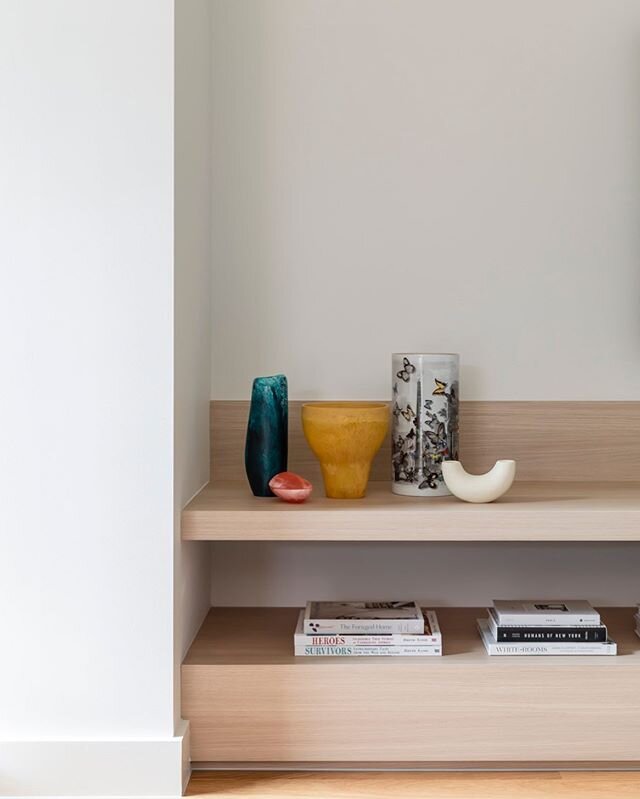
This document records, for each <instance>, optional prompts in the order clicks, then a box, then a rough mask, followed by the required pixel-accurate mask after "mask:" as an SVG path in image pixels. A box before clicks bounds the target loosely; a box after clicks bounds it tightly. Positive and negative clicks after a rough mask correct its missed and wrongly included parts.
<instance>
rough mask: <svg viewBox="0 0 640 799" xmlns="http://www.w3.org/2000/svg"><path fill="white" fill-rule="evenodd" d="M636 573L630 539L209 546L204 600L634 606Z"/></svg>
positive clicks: (639, 565)
mask: <svg viewBox="0 0 640 799" xmlns="http://www.w3.org/2000/svg"><path fill="white" fill-rule="evenodd" d="M425 502H428V500H425ZM638 574H640V547H639V546H638V545H637V544H635V543H631V544H627V543H622V544H609V543H606V544H600V543H597V544H593V543H589V544H571V543H559V544H556V543H553V544H550V543H539V542H535V543H526V544H521V543H509V544H505V543H489V542H481V543H473V544H470V543H460V544H448V543H413V542H402V543H397V544H394V543H375V544H363V543H348V544H334V543H321V544H319V543H315V542H308V543H307V542H296V543H295V544H292V543H251V544H242V543H235V542H234V543H231V542H224V543H217V542H216V544H214V546H213V580H212V582H211V601H212V604H213V605H220V606H224V605H228V606H246V607H255V606H261V605H265V606H277V605H289V606H293V607H301V606H303V605H304V604H305V602H306V601H307V600H308V599H336V598H338V599H362V598H365V599H366V598H367V597H369V598H376V597H378V598H381V597H391V598H393V597H406V596H410V597H416V598H417V599H420V600H421V601H424V602H425V603H426V604H432V605H435V606H438V605H452V606H459V607H465V606H470V607H474V606H478V607H486V606H487V605H488V604H490V603H491V601H492V600H493V599H501V598H503V599H509V598H513V597H522V596H536V597H540V598H547V599H557V598H558V597H560V596H563V597H579V598H583V597H588V598H589V599H590V600H591V601H592V602H594V603H596V604H598V605H614V606H615V605H635V604H636V602H637V601H638Z"/></svg>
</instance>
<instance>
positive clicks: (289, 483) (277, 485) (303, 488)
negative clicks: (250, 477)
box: [269, 472, 313, 502]
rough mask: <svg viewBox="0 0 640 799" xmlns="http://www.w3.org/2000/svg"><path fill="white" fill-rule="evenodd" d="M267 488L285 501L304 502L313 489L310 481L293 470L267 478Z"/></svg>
mask: <svg viewBox="0 0 640 799" xmlns="http://www.w3.org/2000/svg"><path fill="white" fill-rule="evenodd" d="M269 488H270V489H271V490H272V491H273V493H274V494H275V495H276V496H277V497H280V499H283V500H284V501H285V502H304V501H305V499H308V498H309V496H310V495H311V491H312V490H313V486H312V485H311V483H310V482H309V481H308V480H305V479H304V477H300V475H299V474H295V472H280V474H276V475H275V477H272V478H271V480H269Z"/></svg>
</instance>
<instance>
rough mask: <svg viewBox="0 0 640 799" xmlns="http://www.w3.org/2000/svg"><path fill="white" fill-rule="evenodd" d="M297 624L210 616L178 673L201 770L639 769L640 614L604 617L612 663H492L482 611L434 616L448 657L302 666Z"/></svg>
mask: <svg viewBox="0 0 640 799" xmlns="http://www.w3.org/2000/svg"><path fill="white" fill-rule="evenodd" d="M298 612H299V611H298V609H296V608H216V609H212V610H211V611H210V612H209V615H208V616H207V618H206V620H205V622H204V624H203V625H202V628H201V629H200V632H199V633H198V635H197V637H196V639H195V641H194V643H193V645H192V646H191V648H190V650H189V652H188V654H187V656H186V658H185V661H184V663H183V666H182V712H183V716H184V717H185V718H186V719H188V720H189V721H190V729H191V750H192V759H193V760H195V761H207V762H214V763H215V762H224V763H240V762H242V763H250V762H271V763H274V762H275V763H277V762H288V763H291V762H328V763H331V762H338V761H339V762H342V763H345V762H346V763H348V762H366V761H370V762H378V763H380V762H400V761H402V762H405V763H408V762H414V763H427V764H428V763H430V762H431V763H436V762H437V763H445V762H475V763H482V762H483V761H484V762H487V763H488V762H491V763H496V762H500V763H502V764H503V766H504V764H505V763H507V762H509V761H512V762H522V761H529V762H531V761H536V762H554V761H556V762H557V761H559V760H560V759H561V760H562V761H563V762H566V761H574V762H576V763H578V764H579V763H580V762H585V763H586V762H591V761H606V760H609V761H616V762H625V763H626V764H627V766H632V767H637V765H638V763H637V761H638V748H637V742H638V740H640V693H639V692H638V682H639V680H640V640H639V639H638V638H637V637H636V636H635V634H634V631H633V609H632V608H603V609H601V614H602V617H603V621H604V623H605V624H607V625H608V627H609V632H610V635H611V637H612V638H613V639H614V640H616V641H617V643H618V652H619V654H618V656H617V657H593V656H592V657H589V656H585V657H580V656H573V657H566V656H565V657H489V656H488V655H487V654H486V652H485V650H484V647H483V645H482V642H481V640H480V638H479V635H478V633H477V630H476V627H475V620H476V618H479V617H481V616H483V615H485V611H484V610H482V609H477V608H437V612H438V619H439V621H440V626H441V628H442V634H443V645H444V655H443V656H442V657H431V658H340V657H335V658H313V657H306V658H305V657H295V656H294V655H293V631H294V628H295V624H296V619H297V615H298Z"/></svg>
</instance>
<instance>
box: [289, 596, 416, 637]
mask: <svg viewBox="0 0 640 799" xmlns="http://www.w3.org/2000/svg"><path fill="white" fill-rule="evenodd" d="M304 632H305V634H306V635H314V634H316V635H340V634H346V635H349V634H352V635H359V634H362V635H386V634H389V633H396V634H400V633H405V634H411V635H422V634H424V618H423V615H422V610H421V609H420V606H419V605H418V604H417V602H415V601H403V602H307V607H306V609H305V614H304Z"/></svg>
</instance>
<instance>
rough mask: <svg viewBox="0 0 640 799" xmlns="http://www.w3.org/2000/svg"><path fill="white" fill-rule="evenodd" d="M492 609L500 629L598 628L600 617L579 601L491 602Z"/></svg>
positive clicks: (591, 608) (595, 611) (528, 600)
mask: <svg viewBox="0 0 640 799" xmlns="http://www.w3.org/2000/svg"><path fill="white" fill-rule="evenodd" d="M493 607H494V610H495V612H496V615H497V618H498V623H499V624H500V625H505V626H506V625H512V626H514V627H517V626H525V627H526V626H529V625H532V624H536V625H538V626H540V627H572V626H581V625H589V626H599V625H600V614H599V613H598V611H597V610H594V608H593V607H592V606H591V605H590V604H589V603H588V602H585V601H584V600H582V599H567V600H563V599H560V600H549V599H542V600H540V599H534V600H531V599H527V600H522V599H521V600H517V601H505V600H502V599H495V600H494V602H493Z"/></svg>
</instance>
